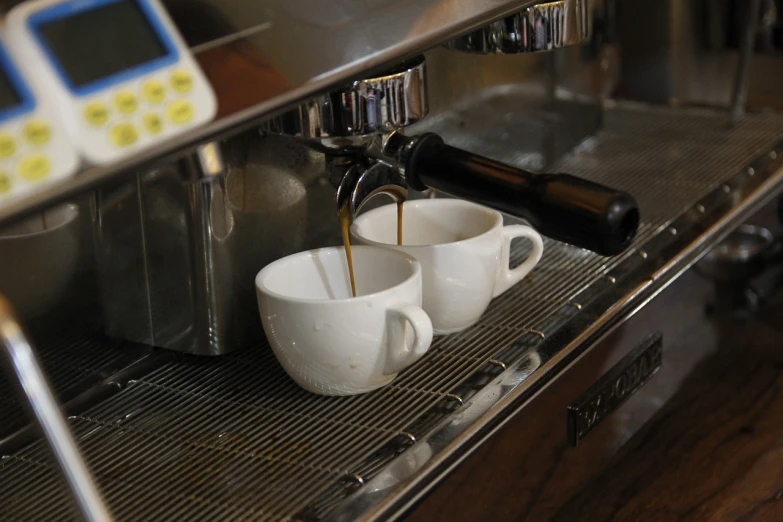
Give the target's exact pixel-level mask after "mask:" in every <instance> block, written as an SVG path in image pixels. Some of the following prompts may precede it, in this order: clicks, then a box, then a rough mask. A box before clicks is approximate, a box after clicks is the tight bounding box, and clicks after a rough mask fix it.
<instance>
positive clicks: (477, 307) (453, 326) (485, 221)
mask: <svg viewBox="0 0 783 522" xmlns="http://www.w3.org/2000/svg"><path fill="white" fill-rule="evenodd" d="M351 234H352V235H353V236H354V237H355V238H356V240H357V241H356V242H358V243H359V244H364V245H373V246H384V247H387V248H390V249H395V250H398V251H402V252H406V253H408V254H410V255H412V256H414V257H415V258H416V259H418V260H419V262H420V263H421V266H422V273H423V284H424V310H425V311H426V312H427V315H429V316H430V319H431V320H432V326H433V328H434V329H435V334H436V335H442V334H448V333H454V332H458V331H460V330H464V329H465V328H467V327H469V326H472V325H474V324H475V323H476V322H478V320H479V319H480V318H481V315H482V314H483V313H484V311H485V310H486V309H487V306H489V302H490V301H491V300H492V298H493V297H497V296H499V295H500V294H502V293H503V292H505V291H506V290H508V289H509V288H511V287H512V286H514V285H515V284H516V283H518V282H519V281H520V280H522V278H524V277H525V276H526V275H527V274H528V273H530V271H531V270H532V269H533V267H534V266H535V265H536V263H538V261H539V260H540V259H541V254H542V253H543V252H544V243H543V241H542V240H541V236H540V235H539V234H538V232H536V231H535V230H533V229H532V228H530V227H527V226H524V225H509V226H505V227H504V226H503V216H501V215H500V213H499V212H496V211H494V210H491V209H488V208H486V207H482V206H480V205H476V204H474V203H469V202H467V201H462V200H459V199H422V200H416V201H407V202H405V204H404V207H403V233H402V243H403V244H402V246H398V245H397V206H396V205H394V204H392V205H385V206H383V207H380V208H377V209H374V210H371V211H369V212H366V213H364V214H362V215H361V216H359V217H357V218H356V220H355V221H354V223H353V225H352V227H351ZM517 237H523V238H527V239H528V240H530V242H531V243H532V244H533V248H532V250H531V252H530V255H529V256H528V258H527V259H526V260H525V261H523V262H522V263H521V264H520V265H519V266H517V267H516V268H513V269H512V268H509V252H510V250H511V240H512V239H514V238H517Z"/></svg>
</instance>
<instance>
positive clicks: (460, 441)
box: [0, 105, 783, 520]
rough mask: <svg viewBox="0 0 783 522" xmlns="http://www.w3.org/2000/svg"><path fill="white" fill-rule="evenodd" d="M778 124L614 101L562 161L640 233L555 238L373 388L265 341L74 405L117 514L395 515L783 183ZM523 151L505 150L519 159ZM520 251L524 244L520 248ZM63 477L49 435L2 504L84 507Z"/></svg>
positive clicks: (27, 456)
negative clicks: (632, 214)
mask: <svg viewBox="0 0 783 522" xmlns="http://www.w3.org/2000/svg"><path fill="white" fill-rule="evenodd" d="M476 110H479V109H476ZM512 123H513V122H511V123H509V125H512ZM781 123H783V118H781V117H780V116H777V115H774V114H750V115H749V116H748V118H747V119H745V120H743V122H742V123H741V124H740V125H739V126H738V127H737V128H734V129H727V128H726V126H725V114H724V113H722V112H719V111H711V110H704V109H684V108H680V109H667V108H648V107H644V106H626V105H618V106H614V107H612V108H610V109H609V110H608V111H607V113H606V119H605V124H606V125H605V129H604V130H603V131H602V132H600V133H599V134H598V135H597V136H596V137H594V138H591V139H589V140H587V141H586V142H584V143H583V144H582V146H581V147H580V148H579V149H578V150H577V151H575V152H574V153H573V154H571V155H569V156H567V157H565V158H563V159H562V160H561V161H559V162H557V163H556V164H555V165H553V166H552V167H551V169H552V170H568V171H572V172H576V173H577V174H579V175H582V176H585V177H587V178H590V179H594V180H596V181H600V182H604V183H611V184H613V185H615V186H618V187H620V188H622V189H624V190H628V191H630V192H632V193H633V194H634V195H635V196H636V197H637V198H638V199H639V202H640V205H641V210H642V219H643V226H642V229H641V230H640V234H639V235H638V237H637V239H636V242H635V245H634V248H633V249H632V250H631V251H629V252H628V253H627V254H626V255H624V256H622V257H620V258H612V259H607V258H602V257H599V256H597V255H594V254H591V253H589V252H586V251H583V250H580V249H576V248H573V247H569V246H565V245H562V244H558V243H555V242H552V241H548V242H547V244H546V250H545V254H544V257H543V259H542V261H541V263H540V264H539V266H538V267H537V269H536V271H535V272H534V273H533V274H531V277H530V278H528V279H527V280H525V281H523V282H522V283H520V284H519V285H517V286H516V287H515V288H513V289H511V290H510V291H509V292H507V293H506V294H504V295H503V296H501V297H500V298H498V299H496V300H495V301H494V302H493V303H492V305H491V306H490V308H489V310H488V311H487V312H486V314H485V315H484V317H483V318H482V320H481V322H480V323H479V324H478V325H477V326H475V327H473V328H471V329H469V330H467V331H465V332H462V333H460V334H457V335H453V336H447V337H443V338H440V339H439V340H438V341H437V343H436V344H435V345H434V346H433V348H432V349H431V350H430V352H429V353H428V354H427V355H426V356H425V357H424V358H423V359H422V360H421V361H420V362H419V363H417V364H416V365H414V366H413V367H412V368H410V369H409V370H407V371H406V372H404V373H403V374H401V375H400V377H399V378H398V379H397V380H396V381H394V382H393V383H392V384H391V385H390V386H388V387H386V388H384V389H382V390H379V391H378V392H375V393H371V394H366V395H362V396H357V397H350V398H334V397H321V396H316V395H312V394H309V393H307V392H305V391H304V390H301V389H299V388H298V387H297V386H296V385H295V384H293V383H292V382H291V381H290V379H288V378H287V377H286V375H285V374H284V373H283V372H282V370H281V369H280V368H279V366H278V365H277V364H276V362H275V361H274V357H273V355H272V354H271V352H270V351H269V350H268V348H267V347H265V346H261V347H259V348H255V349H252V350H248V351H244V352H240V353H237V354H235V355H230V356H226V357H220V358H201V357H195V356H186V355H182V356H179V357H177V358H176V359H175V360H173V361H168V362H166V363H165V364H163V365H161V366H160V367H158V368H157V369H156V370H154V371H151V372H149V373H148V374H146V375H144V376H141V377H139V378H138V379H136V380H134V381H131V382H130V383H129V384H128V386H127V388H126V389H125V390H124V391H123V392H121V393H119V394H116V395H114V396H112V397H110V398H109V399H107V400H106V401H104V402H102V403H101V404H98V405H96V406H93V407H91V408H89V409H87V410H85V411H83V412H81V413H79V414H77V415H75V416H74V417H72V419H71V424H72V427H73V429H74V432H75V434H76V437H77V440H78V442H79V444H80V446H81V447H82V449H83V451H84V453H85V455H86V457H87V460H88V462H89V463H90V465H91V466H92V467H93V468H94V469H95V470H96V474H97V476H98V478H99V480H100V482H101V485H102V488H103V489H104V491H105V494H106V497H107V499H108V503H109V506H110V507H111V509H112V510H113V511H114V512H115V513H116V514H117V516H118V518H119V519H121V520H137V519H149V518H157V519H161V518H168V519H191V518H194V517H196V516H200V517H206V518H210V519H211V520H235V519H237V518H241V517H247V518H254V519H258V520H276V519H280V518H285V517H291V518H293V519H303V520H311V519H322V518H326V517H330V518H333V519H338V520H342V519H345V520H353V519H383V518H388V516H390V515H394V514H398V513H399V512H400V510H401V509H403V508H404V507H405V506H406V505H408V504H409V503H410V502H412V501H414V500H415V498H416V496H417V495H421V494H423V493H424V492H425V491H426V490H427V488H428V487H430V485H431V484H432V481H433V478H436V477H437V476H438V475H439V474H440V473H443V472H444V471H445V470H447V469H448V466H449V465H450V463H453V462H454V461H455V460H456V459H458V458H459V457H460V455H464V451H465V450H466V448H469V447H470V446H471V445H472V444H475V443H476V442H477V441H478V440H481V439H482V438H483V437H484V436H486V430H489V429H491V428H492V426H493V425H494V424H497V423H500V422H502V420H503V419H504V418H508V415H509V414H510V412H511V411H513V409H514V408H515V407H516V405H518V404H519V403H518V401H519V400H523V399H524V398H525V397H526V396H528V395H529V394H531V393H534V392H535V390H536V389H540V387H541V386H544V385H545V384H546V382H547V380H550V379H553V378H555V377H556V376H557V374H558V372H559V369H562V367H563V365H566V364H568V363H569V362H570V361H573V359H574V358H575V357H578V355H579V353H581V351H583V350H585V349H587V347H588V346H589V345H590V342H591V339H593V338H594V337H595V336H600V335H601V334H602V332H605V331H607V329H609V328H610V327H611V325H612V324H616V323H613V321H620V320H621V319H622V318H623V317H625V316H626V314H628V313H632V311H633V310H634V309H635V308H636V307H638V306H641V305H642V304H643V303H644V300H645V299H647V298H648V293H649V292H650V291H652V290H653V289H654V288H661V287H663V286H665V285H666V284H667V283H668V282H670V281H671V280H672V279H673V278H674V277H676V276H677V275H678V274H679V273H680V272H681V271H682V270H684V269H685V268H687V267H688V266H690V264H691V263H692V262H694V261H695V259H696V258H697V257H698V255H699V253H700V252H703V251H705V250H706V249H707V248H708V246H709V245H710V244H712V243H713V242H714V241H717V240H719V239H720V238H721V237H722V235H725V233H728V227H730V226H731V225H732V224H733V223H734V222H735V220H736V219H739V218H740V217H741V216H742V215H743V214H744V213H747V212H749V211H751V210H752V209H753V208H755V205H756V204H758V203H759V202H761V201H762V200H765V199H768V198H769V197H771V196H772V195H774V193H776V191H778V190H779V189H780V181H781V172H783V171H781V164H782V163H783V156H779V154H783V147H782V146H781V145H780V142H781V140H782V139H783V131H781V128H782V127H781ZM471 130H472V132H475V130H476V129H471ZM497 131H498V129H497V128H496V127H495V126H493V127H491V129H490V130H488V131H487V132H490V133H494V132H497ZM471 135H474V136H476V134H471ZM477 136H478V137H476V138H472V139H473V140H474V141H472V142H471V144H472V146H473V147H474V150H476V152H479V153H480V152H484V153H486V154H489V153H488V152H486V151H482V150H481V149H480V148H479V147H480V145H481V143H482V139H483V140H486V141H487V142H492V141H493V140H491V136H485V137H484V138H481V135H480V134H478V135H477ZM466 140H467V138H466ZM466 148H467V147H466ZM513 150H515V148H514V147H513V146H509V147H508V148H506V149H505V151H506V152H505V153H506V154H508V156H506V157H504V156H503V154H504V152H503V149H495V151H494V152H493V155H494V156H495V157H497V158H498V159H501V160H505V161H516V160H515V159H514V157H513V155H512V154H511V151H513ZM772 151H775V154H774V158H773V157H772V155H771V154H770V152H772ZM523 159H524V158H523ZM749 167H752V168H753V170H752V172H753V175H750V174H749V172H750V171H749V170H748V169H749ZM525 250H526V247H525V245H524V244H520V245H515V246H514V258H515V259H521V256H523V255H524V254H525ZM55 477H56V476H55V475H54V472H53V469H52V465H51V463H50V461H49V460H48V456H47V454H46V451H45V447H44V445H43V444H41V443H34V444H31V445H29V446H27V447H26V448H24V449H22V450H20V451H18V452H15V453H14V454H12V455H9V456H8V457H7V458H5V459H3V461H2V463H1V464H0V487H1V488H3V491H6V492H8V494H7V495H6V496H5V497H4V499H3V500H2V501H0V502H2V503H0V514H2V515H3V516H4V517H5V518H9V519H13V518H22V519H30V518H33V519H60V520H61V519H65V518H68V517H69V516H73V513H74V511H73V506H72V505H71V504H70V501H69V500H68V497H67V495H65V493H64V491H63V490H62V488H61V486H60V484H59V483H58V482H57V481H56V480H55ZM352 494H353V495H352ZM141 498H143V499H144V501H143V502H140V501H139V499H141Z"/></svg>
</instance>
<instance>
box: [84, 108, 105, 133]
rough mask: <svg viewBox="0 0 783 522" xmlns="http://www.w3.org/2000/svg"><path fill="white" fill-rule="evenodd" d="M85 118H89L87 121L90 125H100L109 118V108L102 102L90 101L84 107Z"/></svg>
mask: <svg viewBox="0 0 783 522" xmlns="http://www.w3.org/2000/svg"><path fill="white" fill-rule="evenodd" d="M84 119H85V120H87V123H89V124H90V125H95V126H96V127H98V126H100V125H103V124H104V123H106V120H108V119H109V109H107V108H106V106H105V105H104V104H102V103H101V102H92V103H88V104H87V106H86V107H84Z"/></svg>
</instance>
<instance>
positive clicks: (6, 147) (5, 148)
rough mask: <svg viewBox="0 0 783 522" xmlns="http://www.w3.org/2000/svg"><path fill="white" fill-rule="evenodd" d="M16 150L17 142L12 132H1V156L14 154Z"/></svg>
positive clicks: (5, 156)
mask: <svg viewBox="0 0 783 522" xmlns="http://www.w3.org/2000/svg"><path fill="white" fill-rule="evenodd" d="M14 152H16V142H15V141H14V139H13V138H12V137H11V135H10V134H5V133H3V134H0V158H7V157H9V156H13V155H14Z"/></svg>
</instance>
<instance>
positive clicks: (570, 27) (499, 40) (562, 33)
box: [445, 0, 592, 54]
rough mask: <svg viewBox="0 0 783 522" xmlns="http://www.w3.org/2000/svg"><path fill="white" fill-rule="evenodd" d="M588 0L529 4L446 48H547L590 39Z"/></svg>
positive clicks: (491, 51)
mask: <svg viewBox="0 0 783 522" xmlns="http://www.w3.org/2000/svg"><path fill="white" fill-rule="evenodd" d="M589 4H590V2H589V0H558V1H556V2H546V3H541V4H537V5H533V6H531V7H528V8H527V9H524V10H523V11H520V12H518V13H516V14H514V15H511V16H507V17H506V18H503V19H502V20H498V21H497V22H493V23H492V24H490V25H488V26H486V27H484V28H482V29H479V30H478V31H474V32H472V33H470V34H468V35H466V36H463V37H460V38H456V39H454V40H451V41H450V42H448V43H446V44H445V45H446V47H448V48H449V49H455V50H458V51H465V52H470V53H479V54H519V53H534V52H539V51H551V50H553V49H559V48H561V47H566V46H569V45H577V44H580V43H583V42H586V41H587V40H589V39H590V26H591V23H590V21H591V14H592V12H591V10H590V5H589Z"/></svg>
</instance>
